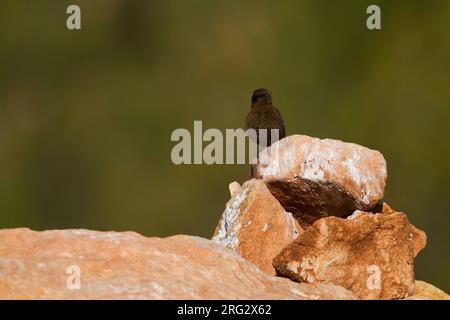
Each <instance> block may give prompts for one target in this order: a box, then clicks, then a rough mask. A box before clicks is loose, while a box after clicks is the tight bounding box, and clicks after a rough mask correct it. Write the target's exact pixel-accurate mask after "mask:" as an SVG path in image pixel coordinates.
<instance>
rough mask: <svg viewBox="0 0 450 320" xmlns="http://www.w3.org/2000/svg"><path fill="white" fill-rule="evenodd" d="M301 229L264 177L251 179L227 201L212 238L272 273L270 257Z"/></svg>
mask: <svg viewBox="0 0 450 320" xmlns="http://www.w3.org/2000/svg"><path fill="white" fill-rule="evenodd" d="M301 232H302V228H301V227H300V225H299V224H298V222H297V221H296V220H295V219H294V218H293V217H292V215H291V214H290V213H288V212H286V211H285V210H284V209H283V207H282V206H281V205H280V204H279V202H278V201H277V200H276V199H275V198H274V197H273V195H272V194H271V193H270V191H269V190H268V189H267V187H266V185H265V183H264V181H262V180H256V179H253V180H250V181H247V182H246V183H244V185H243V186H242V188H241V189H240V190H239V191H238V193H237V194H236V195H235V196H234V197H233V198H232V199H231V200H230V201H229V202H228V203H227V205H226V208H225V211H224V213H223V215H222V218H221V220H220V222H219V225H218V226H217V228H216V232H215V234H214V236H213V238H212V240H214V241H215V242H217V243H219V244H222V245H224V246H226V247H228V248H231V249H232V250H234V251H236V252H238V253H239V254H241V255H242V256H243V257H244V258H246V259H247V260H249V261H250V262H253V263H254V264H255V265H257V266H258V267H259V268H260V269H261V270H263V271H264V272H266V273H268V274H272V275H274V274H275V270H274V268H273V266H272V260H273V258H275V256H276V255H277V254H278V253H279V252H280V251H281V249H283V248H284V247H286V246H287V245H288V244H289V243H291V242H292V241H293V240H294V239H296V238H297V236H298V234H299V233H301Z"/></svg>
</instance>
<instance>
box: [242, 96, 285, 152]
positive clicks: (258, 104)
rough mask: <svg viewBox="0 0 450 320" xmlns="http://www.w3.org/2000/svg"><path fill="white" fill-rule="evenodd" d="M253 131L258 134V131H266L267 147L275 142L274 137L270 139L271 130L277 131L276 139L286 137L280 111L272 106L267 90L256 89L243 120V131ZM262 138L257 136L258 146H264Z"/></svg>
mask: <svg viewBox="0 0 450 320" xmlns="http://www.w3.org/2000/svg"><path fill="white" fill-rule="evenodd" d="M248 129H255V130H256V133H257V134H258V133H259V131H258V130H259V129H267V146H270V145H271V144H272V143H274V142H276V140H277V139H276V137H272V135H271V131H270V130H271V129H278V130H279V132H278V134H279V136H278V139H283V138H284V137H285V136H286V129H285V127H284V121H283V118H282V117H281V113H280V111H278V109H277V108H275V106H274V105H273V104H272V93H271V92H270V91H269V90H267V89H256V90H255V91H253V95H252V105H251V110H250V112H249V113H248V114H247V118H246V119H245V130H248ZM261 134H262V133H261ZM262 139H264V137H263V136H260V135H259V134H258V140H257V141H256V142H257V143H258V144H263V145H264V140H262Z"/></svg>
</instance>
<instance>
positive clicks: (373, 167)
mask: <svg viewBox="0 0 450 320" xmlns="http://www.w3.org/2000/svg"><path fill="white" fill-rule="evenodd" d="M255 171H256V177H257V178H262V179H264V181H265V182H266V184H267V186H268V187H269V189H270V191H271V192H272V194H273V195H274V196H275V197H276V198H277V199H278V201H279V202H280V203H281V205H282V206H283V207H284V208H285V210H286V211H288V212H291V213H292V214H293V215H294V216H295V217H296V218H297V219H298V220H299V222H300V224H301V225H302V227H303V228H306V227H308V226H310V225H311V224H312V223H313V222H314V221H316V220H317V219H320V218H323V217H326V216H330V215H333V216H340V217H345V216H348V215H350V214H351V213H352V212H353V211H355V210H356V209H359V210H364V211H372V209H373V208H374V207H375V206H376V205H377V203H379V202H380V200H382V199H383V196H384V188H385V184H386V177H387V171H386V161H385V159H384V157H383V155H382V154H381V153H380V152H378V151H375V150H370V149H368V148H365V147H362V146H360V145H357V144H353V143H346V142H342V141H339V140H331V139H318V138H311V137H308V136H303V135H293V136H289V137H287V138H285V139H282V140H280V141H278V142H277V143H275V144H273V145H272V146H271V147H270V148H267V149H265V150H263V151H262V152H261V153H260V154H259V162H258V164H257V165H256V169H255Z"/></svg>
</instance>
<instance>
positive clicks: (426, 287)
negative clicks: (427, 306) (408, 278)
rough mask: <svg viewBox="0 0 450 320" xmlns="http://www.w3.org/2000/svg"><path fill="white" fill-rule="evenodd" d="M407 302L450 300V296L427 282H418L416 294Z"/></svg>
mask: <svg viewBox="0 0 450 320" xmlns="http://www.w3.org/2000/svg"><path fill="white" fill-rule="evenodd" d="M406 299H407V300H450V296H449V295H448V294H446V293H445V292H444V291H442V290H441V289H438V288H436V287H435V286H433V285H431V284H429V283H426V282H425V281H420V280H416V283H415V290H414V294H413V295H412V296H410V297H408V298H406Z"/></svg>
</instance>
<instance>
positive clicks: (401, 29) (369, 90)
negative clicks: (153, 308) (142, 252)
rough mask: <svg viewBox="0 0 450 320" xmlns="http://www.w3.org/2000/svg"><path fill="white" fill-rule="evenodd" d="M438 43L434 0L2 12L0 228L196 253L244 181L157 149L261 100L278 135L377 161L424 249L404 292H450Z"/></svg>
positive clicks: (447, 158) (449, 171)
mask: <svg viewBox="0 0 450 320" xmlns="http://www.w3.org/2000/svg"><path fill="white" fill-rule="evenodd" d="M73 3H76V4H79V5H80V6H81V9H82V30H81V31H68V30H67V29H66V27H65V21H66V17H67V15H66V13H65V12H66V7H67V6H68V5H69V4H73ZM344 3H345V4H344ZM373 3H377V4H379V5H380V6H381V8H382V30H381V31H369V30H367V29H366V27H365V21H366V18H367V14H366V13H365V11H366V8H367V6H368V5H369V4H373ZM449 31H450V2H449V1H447V0H439V1H407V0H404V1H402V0H396V1H375V2H373V1H365V0H364V1H362V0H354V1H345V2H344V1H325V0H320V1H317V0H315V1H313V0H309V1H296V0H292V1H280V2H275V1H260V0H259V1H256V0H254V1H245V2H244V1H236V0H231V1H206V0H191V1H181V0H179V1H144V0H142V1H138V0H96V1H88V0H78V1H73V2H72V1H70V2H68V1H49V0H43V1H36V0H34V1H23V0H15V1H2V2H1V3H0V66H1V69H0V208H1V215H0V227H1V228H12V227H20V226H27V227H30V228H32V229H38V230H40V229H53V228H89V229H98V230H111V229H112V230H135V231H137V232H140V233H143V234H145V235H157V236H166V235H170V234H175V233H186V234H195V235H200V236H204V237H209V236H210V235H211V233H212V232H213V230H214V227H215V225H216V223H217V221H218V219H219V217H220V215H221V212H222V210H223V208H224V206H225V203H226V202H227V200H228V198H229V194H228V183H230V182H231V181H233V180H239V181H241V182H242V180H244V179H245V178H246V177H247V174H248V170H249V168H248V166H242V165H241V166H239V165H236V166H230V165H223V166H220V165H215V166H206V165H202V166H194V165H192V166H189V165H182V166H175V165H173V164H172V163H171V161H170V151H171V148H172V147H173V145H174V143H172V142H171V141H170V134H171V132H172V131H173V130H174V129H176V128H180V127H184V128H188V129H189V130H192V126H193V121H194V120H203V121H204V127H206V128H210V127H215V128H219V129H225V128H235V127H241V126H242V125H243V121H244V117H245V115H246V113H247V111H248V109H249V106H250V94H251V91H252V90H253V89H254V88H256V87H267V88H270V89H271V90H272V92H273V98H274V103H275V105H276V106H278V107H279V109H280V110H281V112H282V114H283V116H284V118H285V122H286V126H287V130H288V134H293V133H303V134H307V135H311V136H317V137H330V138H335V139H341V140H345V141H351V142H356V143H359V144H362V145H365V146H368V147H371V148H375V149H378V150H380V151H381V152H382V153H383V154H384V156H385V157H386V159H387V162H388V172H389V181H388V186H387V192H386V200H387V202H388V203H389V204H390V205H391V206H393V207H394V208H395V209H397V210H399V211H404V212H406V213H407V214H408V216H409V218H410V220H411V221H412V222H413V223H414V224H415V225H416V226H418V227H419V228H421V229H423V230H425V231H426V232H427V234H428V246H427V248H426V250H425V251H424V252H423V253H422V254H421V256H420V257H419V258H418V259H417V263H416V277H417V278H419V279H424V280H426V281H428V282H430V283H434V284H436V285H438V286H439V287H441V288H442V289H445V290H446V291H447V292H448V291H450V276H449V275H450V250H449V244H450V232H449V222H450V201H449V199H450V192H449V187H448V181H449V180H450V149H449V133H450V123H449V120H450V117H449V116H450V90H449V85H450V72H449V71H450V41H449V40H450V37H449Z"/></svg>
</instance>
